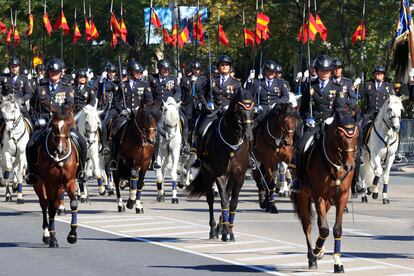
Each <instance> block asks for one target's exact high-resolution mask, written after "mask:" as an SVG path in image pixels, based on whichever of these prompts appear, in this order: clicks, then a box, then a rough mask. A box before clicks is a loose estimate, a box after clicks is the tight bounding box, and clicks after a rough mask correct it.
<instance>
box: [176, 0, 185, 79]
mask: <svg viewBox="0 0 414 276" xmlns="http://www.w3.org/2000/svg"><path fill="white" fill-rule="evenodd" d="M177 22H178V23H177V24H178V29H177V77H178V73H179V72H180V71H181V66H180V44H179V43H178V33H179V31H180V30H181V22H180V5H179V4H178V0H177ZM183 47H184V45H183Z"/></svg>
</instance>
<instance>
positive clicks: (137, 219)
mask: <svg viewBox="0 0 414 276" xmlns="http://www.w3.org/2000/svg"><path fill="white" fill-rule="evenodd" d="M152 219H154V218H145V217H135V218H134V217H130V218H123V219H101V220H90V221H87V220H85V223H114V222H122V221H141V220H152Z"/></svg>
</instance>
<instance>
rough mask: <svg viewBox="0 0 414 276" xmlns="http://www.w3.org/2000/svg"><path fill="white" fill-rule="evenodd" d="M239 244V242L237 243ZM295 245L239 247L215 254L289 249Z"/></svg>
mask: <svg viewBox="0 0 414 276" xmlns="http://www.w3.org/2000/svg"><path fill="white" fill-rule="evenodd" d="M236 244H238V243H236ZM292 247H293V246H290V245H280V246H272V247H259V248H248V249H238V250H225V251H219V252H214V254H239V253H254V252H265V251H273V250H280V249H289V248H292Z"/></svg>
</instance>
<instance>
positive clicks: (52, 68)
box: [46, 58, 62, 73]
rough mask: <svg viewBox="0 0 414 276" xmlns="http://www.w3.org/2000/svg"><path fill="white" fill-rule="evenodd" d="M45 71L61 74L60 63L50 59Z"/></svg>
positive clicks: (55, 59) (56, 59)
mask: <svg viewBox="0 0 414 276" xmlns="http://www.w3.org/2000/svg"><path fill="white" fill-rule="evenodd" d="M46 71H48V72H54V73H61V72H62V62H61V61H60V59H58V58H51V59H50V60H49V62H48V63H47V65H46Z"/></svg>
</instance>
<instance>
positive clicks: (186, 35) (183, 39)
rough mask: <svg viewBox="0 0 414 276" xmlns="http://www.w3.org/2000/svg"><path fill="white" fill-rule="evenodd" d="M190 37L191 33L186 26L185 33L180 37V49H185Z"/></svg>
mask: <svg viewBox="0 0 414 276" xmlns="http://www.w3.org/2000/svg"><path fill="white" fill-rule="evenodd" d="M189 37H190V32H189V31H188V28H187V26H185V27H184V29H183V31H182V32H181V33H180V35H179V36H178V44H179V45H180V48H183V47H184V44H186V43H187V41H188V39H189Z"/></svg>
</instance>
